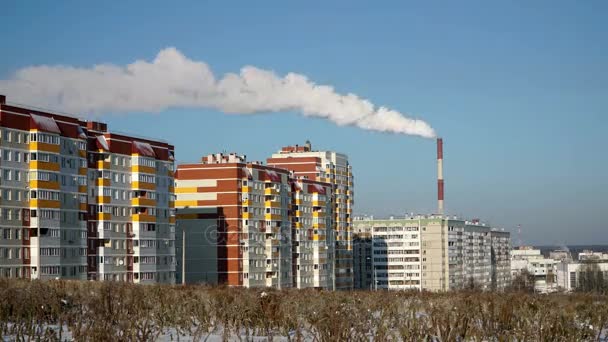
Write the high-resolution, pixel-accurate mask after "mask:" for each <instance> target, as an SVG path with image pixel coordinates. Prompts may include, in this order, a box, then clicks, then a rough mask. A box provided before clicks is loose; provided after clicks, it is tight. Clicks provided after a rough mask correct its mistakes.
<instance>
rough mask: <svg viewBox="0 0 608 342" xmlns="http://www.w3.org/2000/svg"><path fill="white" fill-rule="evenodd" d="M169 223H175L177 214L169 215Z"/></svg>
mask: <svg viewBox="0 0 608 342" xmlns="http://www.w3.org/2000/svg"><path fill="white" fill-rule="evenodd" d="M169 223H170V224H175V216H171V217H169Z"/></svg>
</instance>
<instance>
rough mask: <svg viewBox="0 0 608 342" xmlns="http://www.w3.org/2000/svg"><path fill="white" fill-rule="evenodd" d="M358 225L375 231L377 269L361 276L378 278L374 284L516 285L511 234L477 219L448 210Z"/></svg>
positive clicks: (447, 287) (362, 221) (413, 286)
mask: <svg viewBox="0 0 608 342" xmlns="http://www.w3.org/2000/svg"><path fill="white" fill-rule="evenodd" d="M354 229H355V230H356V231H358V232H366V231H367V232H370V233H371V236H372V264H373V267H372V271H371V274H366V275H364V276H362V275H355V277H356V278H361V277H363V278H368V277H370V278H372V279H373V281H372V285H373V287H374V288H384V289H417V290H429V291H447V290H452V289H462V288H467V287H475V288H480V289H493V288H495V289H504V288H505V287H506V286H508V285H509V284H510V267H509V266H508V265H509V260H510V259H509V249H510V240H509V233H508V232H504V231H498V230H495V229H492V228H491V227H489V226H487V225H485V224H482V223H479V221H477V220H473V221H465V220H460V219H456V218H449V217H446V216H442V215H430V216H411V217H406V218H404V219H395V218H393V219H386V220H378V219H357V220H355V221H354ZM362 262H363V260H360V261H355V264H357V263H362ZM356 270H357V269H356Z"/></svg>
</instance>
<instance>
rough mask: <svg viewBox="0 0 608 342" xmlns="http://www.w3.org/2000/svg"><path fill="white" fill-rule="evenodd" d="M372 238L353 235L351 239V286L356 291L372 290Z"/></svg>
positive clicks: (369, 235) (367, 235)
mask: <svg viewBox="0 0 608 342" xmlns="http://www.w3.org/2000/svg"><path fill="white" fill-rule="evenodd" d="M373 257H374V255H373V254H372V236H371V234H364V233H363V234H357V233H355V234H354V238H353V276H354V278H353V281H354V283H353V286H354V288H355V289H358V290H369V289H372V288H373V286H374V285H373V279H372V272H373V268H372V264H373V263H372V259H373Z"/></svg>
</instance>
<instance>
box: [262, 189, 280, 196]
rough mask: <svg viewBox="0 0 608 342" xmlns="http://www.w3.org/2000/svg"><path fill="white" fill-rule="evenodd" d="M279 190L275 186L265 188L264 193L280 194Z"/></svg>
mask: <svg viewBox="0 0 608 342" xmlns="http://www.w3.org/2000/svg"><path fill="white" fill-rule="evenodd" d="M278 194H279V191H278V190H277V189H275V188H268V189H264V195H278Z"/></svg>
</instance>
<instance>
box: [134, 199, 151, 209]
mask: <svg viewBox="0 0 608 342" xmlns="http://www.w3.org/2000/svg"><path fill="white" fill-rule="evenodd" d="M131 205H133V206H136V207H155V206H156V200H153V199H149V198H133V199H131Z"/></svg>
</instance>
